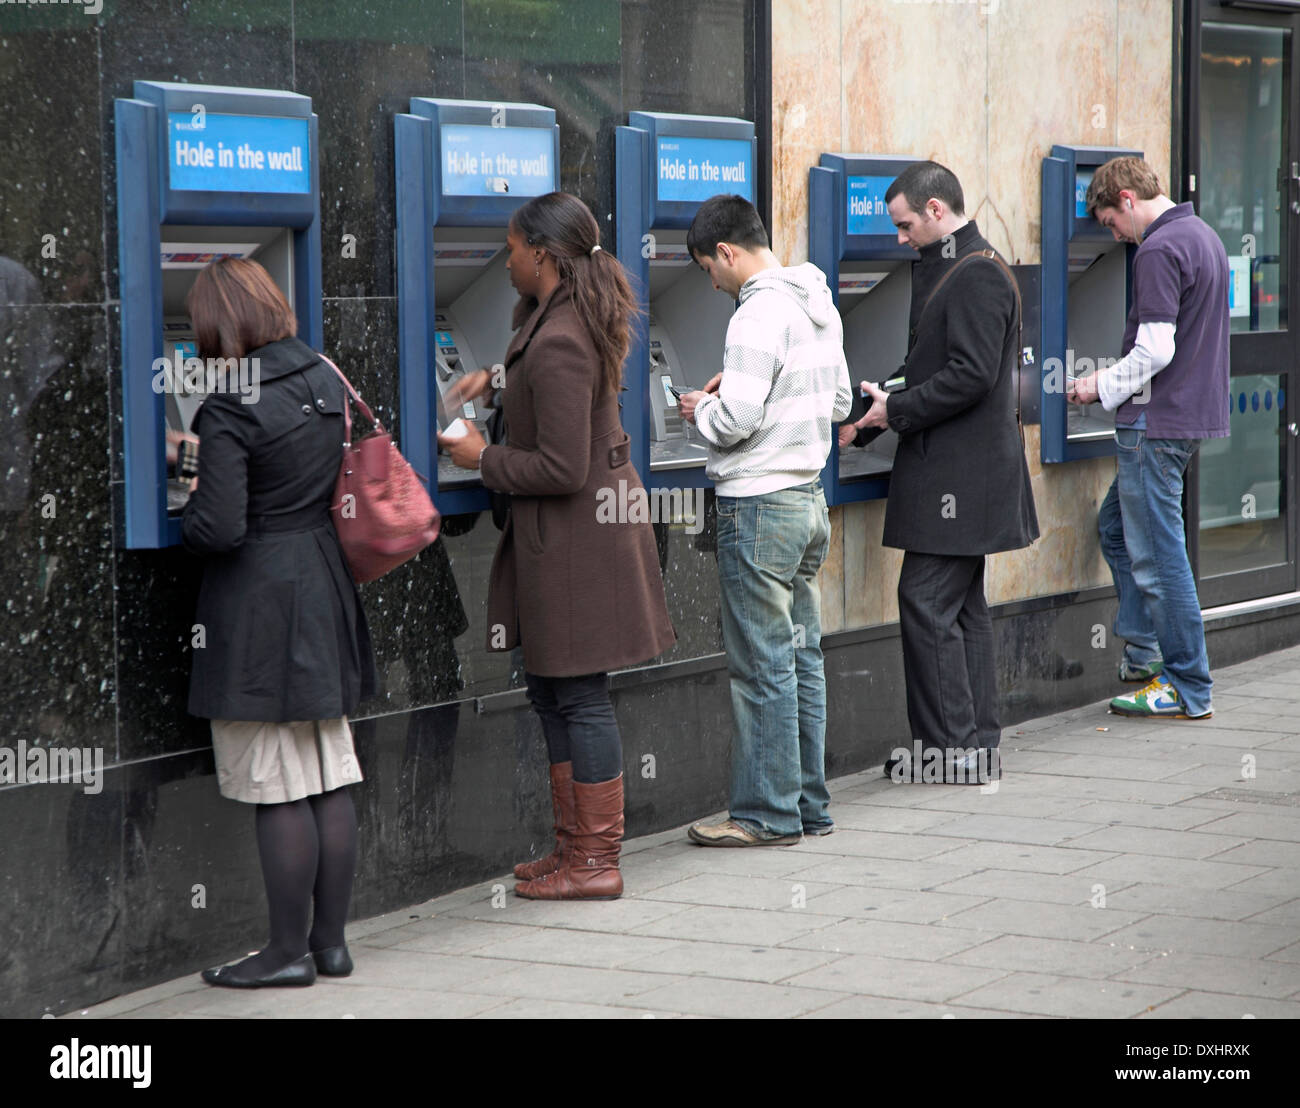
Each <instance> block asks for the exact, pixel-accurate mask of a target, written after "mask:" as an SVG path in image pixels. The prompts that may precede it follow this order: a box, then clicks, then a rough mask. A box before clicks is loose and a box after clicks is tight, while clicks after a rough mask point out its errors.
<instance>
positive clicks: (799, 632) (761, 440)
mask: <svg viewBox="0 0 1300 1108" xmlns="http://www.w3.org/2000/svg"><path fill="white" fill-rule="evenodd" d="M686 245H687V248H688V249H689V250H690V252H691V255H692V257H694V258H695V261H696V262H697V263H698V264H699V266H700V268H701V269H703V270H704V272H705V273H707V274H708V275H709V278H710V280H712V282H713V287H714V288H715V289H718V290H720V291H722V292H725V293H726V294H727V295H728V296H730V297H733V298H735V299H737V300H739V301H740V305H739V307H738V308H737V309H736V314H735V315H734V316H732V318H731V323H730V324H729V325H728V327H727V346H726V351H725V353H724V355H723V361H722V372H721V373H719V374H718V375H717V376H715V377H714V378H713V379H712V380H711V381H710V382H709V383H708V384H707V385H706V386H705V387H704V389H703V390H702V391H696V392H690V393H687V394H686V395H685V396H683V397H682V399H681V412H682V418H683V419H686V420H689V421H690V422H692V423H694V424H695V426H696V427H698V428H699V431H700V434H701V435H702V436H703V437H704V438H705V439H706V440H707V441H708V443H709V461H708V466H707V469H706V472H707V473H708V475H709V477H710V478H711V479H712V480H713V482H714V487H715V491H716V493H717V509H718V576H719V579H720V582H721V601H722V640H723V645H724V647H725V648H726V652H727V667H728V670H729V671H730V674H731V711H732V717H733V724H734V732H733V736H732V743H731V815H730V818H728V819H726V820H723V821H722V822H721V823H719V824H703V823H697V824H695V825H694V826H693V827H692V828H691V829H690V837H691V838H692V839H693V840H694V841H695V842H697V843H701V844H702V845H704V846H788V845H790V844H791V843H796V842H798V841H799V839H800V837H801V836H802V835H804V834H810V835H825V834H828V833H829V832H830V831H831V830H832V829H833V826H834V825H833V823H832V821H831V818H830V815H829V814H828V811H827V809H828V807H829V804H830V794H829V793H828V792H827V791H826V764H825V763H826V677H825V673H824V670H823V665H822V651H821V596H820V593H819V592H818V588H817V571H818V569H819V568H820V567H821V564H822V562H823V561H824V560H825V558H826V551H827V548H828V546H829V543H830V533H831V529H830V520H829V517H828V516H827V512H826V497H825V496H824V494H823V492H822V486H821V480H820V478H821V470H822V467H823V466H824V465H825V464H826V456H827V454H828V453H829V452H830V448H831V441H832V438H833V435H834V428H835V425H836V424H838V423H839V421H841V420H842V419H844V418H845V417H846V416H847V415H848V413H849V409H850V407H851V405H852V394H851V391H850V389H851V386H850V384H849V370H848V365H847V364H846V362H845V360H844V331H843V327H842V325H841V323H840V315H839V311H838V310H837V309H836V307H835V303H834V301H833V299H832V298H831V292H830V289H829V288H828V287H827V285H826V279H825V277H824V276H823V275H822V272H821V270H819V269H818V268H817V267H816V266H814V265H800V266H793V267H789V268H787V267H784V266H782V265H781V263H780V262H779V261H778V260H777V258H776V256H775V255H774V254H773V253H772V251H771V250H770V249H769V248H768V238H767V232H766V231H765V230H764V228H763V222H762V220H761V219H760V218H759V215H758V212H757V211H755V210H754V207H753V205H752V204H750V203H749V201H747V200H745V199H744V198H743V197H740V196H715V197H713V198H712V199H710V200H707V201H705V203H704V204H702V205H701V206H700V210H699V212H698V213H697V214H696V216H695V220H694V222H693V223H692V224H691V228H690V231H689V232H688V233H687V236H686Z"/></svg>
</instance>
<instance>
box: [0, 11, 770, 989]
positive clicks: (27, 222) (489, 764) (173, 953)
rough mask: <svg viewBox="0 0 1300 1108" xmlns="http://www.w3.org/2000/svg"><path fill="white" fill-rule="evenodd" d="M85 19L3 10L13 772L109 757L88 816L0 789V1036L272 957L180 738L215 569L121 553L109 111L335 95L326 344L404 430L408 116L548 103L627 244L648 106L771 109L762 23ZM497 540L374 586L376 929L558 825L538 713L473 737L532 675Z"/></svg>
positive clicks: (519, 714)
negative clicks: (237, 95)
mask: <svg viewBox="0 0 1300 1108" xmlns="http://www.w3.org/2000/svg"><path fill="white" fill-rule="evenodd" d="M83 7H84V6H77V5H53V6H32V7H28V6H26V5H21V6H20V5H0V100H2V102H3V103H4V105H5V113H4V122H3V124H0V165H3V167H4V172H3V185H2V187H0V557H2V558H3V564H4V566H5V569H6V570H7V572H6V573H5V591H4V597H3V602H0V661H2V664H3V676H4V680H3V682H0V747H5V748H7V749H10V750H13V751H17V749H18V744H19V743H20V742H22V743H25V744H26V745H27V746H28V747H34V746H36V745H40V746H42V747H45V748H64V749H71V748H86V749H90V750H97V751H100V752H102V755H103V759H104V762H105V765H106V769H107V772H106V784H105V785H104V788H103V790H102V792H99V793H96V794H88V793H85V792H84V791H82V790H81V789H80V788H78V787H74V786H72V785H50V784H26V785H16V786H12V787H4V786H0V826H3V828H4V834H3V841H4V843H5V844H6V845H5V846H4V847H3V848H2V850H0V918H3V919H4V920H5V922H6V923H7V924H8V940H9V941H8V942H7V944H6V951H5V953H4V954H3V955H0V1013H3V1014H17V1013H19V1012H21V1013H23V1014H32V1013H33V1012H39V1011H40V1010H42V1009H43V1008H47V1007H53V1008H56V1009H57V1010H62V1009H63V1008H65V1007H67V1006H68V1005H70V1004H72V1003H75V1002H76V1001H77V1000H89V999H91V998H92V997H93V996H103V995H109V993H110V992H111V991H113V990H114V989H116V988H118V987H119V985H120V983H121V982H124V981H133V980H141V979H143V977H148V976H151V975H152V976H155V977H156V976H157V975H158V974H159V973H160V972H163V970H164V967H168V966H172V967H175V966H182V965H183V966H192V965H194V964H198V963H199V962H201V961H203V960H205V959H206V960H212V959H215V958H219V957H221V956H223V955H225V954H227V953H230V952H232V951H231V946H230V944H231V943H234V944H235V946H234V949H238V948H239V945H240V944H243V945H247V944H248V943H249V942H255V941H257V939H255V938H253V937H252V935H251V934H250V935H247V936H245V935H239V936H238V937H237V938H236V937H235V932H234V931H231V930H230V927H231V924H232V921H235V920H243V919H245V918H246V919H248V920H252V919H254V918H256V917H260V915H261V913H262V911H263V907H262V894H261V889H260V877H259V875H258V870H257V866H256V860H255V854H254V851H253V842H252V837H251V819H250V816H251V813H250V812H249V811H248V809H247V808H246V807H245V806H242V805H237V804H233V803H231V802H228V801H224V800H222V799H220V798H219V797H218V795H217V792H216V786H215V782H214V780H213V779H212V773H213V770H212V760H211V752H210V748H209V743H208V731H207V724H206V722H205V721H201V720H196V719H193V718H191V717H190V716H188V715H187V714H186V713H185V711H184V706H185V701H186V694H187V681H188V674H189V653H188V651H189V645H190V628H191V624H192V619H193V611H194V603H195V598H196V595H197V588H198V582H199V575H200V565H199V563H198V561H197V560H196V559H194V558H191V557H190V556H188V555H186V554H185V553H184V552H182V551H180V550H176V549H172V550H162V551H127V550H123V549H120V516H121V433H122V431H121V416H120V411H121V402H120V386H119V372H120V369H119V362H120V359H119V353H118V351H119V346H120V339H119V313H118V296H119V290H118V274H117V248H118V244H117V216H116V212H115V195H116V192H115V190H116V180H115V172H114V153H113V152H114V135H113V102H114V99H115V98H118V97H129V96H130V95H131V93H132V82H133V81H135V80H137V79H147V80H158V81H181V82H188V83H203V84H216V85H234V86H248V87H261V88H281V89H288V90H293V91H296V92H299V93H304V94H306V95H309V96H310V97H311V98H312V103H313V106H314V110H315V111H316V113H317V115H318V116H319V119H320V166H321V216H322V238H323V242H324V253H323V279H324V294H325V301H324V313H323V314H324V327H325V342H326V349H327V350H328V351H329V352H330V353H331V354H332V355H333V356H334V358H335V359H336V360H337V361H338V362H339V363H340V364H341V365H342V366H344V367H345V368H346V370H347V371H348V372H349V374H350V376H351V377H352V379H353V380H354V382H355V383H356V384H357V386H358V388H359V389H360V390H361V391H362V393H363V395H365V396H366V397H367V399H368V400H369V401H370V402H371V404H372V406H373V407H375V408H376V409H377V410H378V412H379V414H380V416H381V418H383V419H384V420H385V421H386V422H390V423H392V424H393V425H395V426H396V428H397V429H398V430H399V431H400V423H401V420H400V416H401V413H400V411H398V410H397V409H396V399H397V362H398V357H397V333H396V329H397V312H396V302H395V299H394V296H395V278H394V252H393V227H394V200H393V116H394V114H396V113H399V112H403V111H406V110H407V108H408V103H409V100H410V98H411V97H412V96H442V97H453V98H465V99H486V100H492V101H500V100H512V101H536V102H540V103H544V104H548V105H550V106H552V107H554V108H555V109H556V112H557V115H558V118H559V123H560V130H561V165H560V183H561V187H562V188H563V189H565V190H567V191H570V192H574V193H576V194H577V195H579V196H581V197H582V198H583V199H584V200H585V201H586V202H587V204H588V205H590V206H591V208H592V209H593V211H594V212H595V213H596V215H597V218H598V219H599V220H600V222H601V224H602V226H603V227H606V228H611V232H610V233H607V236H606V243H605V245H606V246H607V247H608V248H612V241H611V240H612V225H611V224H610V214H611V212H612V207H613V166H612V151H613V129H614V128H615V127H616V126H618V125H619V124H621V123H624V122H626V118H627V112H628V111H629V110H631V109H645V110H654V111H668V112H692V113H704V114H718V115H735V116H742V117H747V118H753V117H754V114H755V105H756V103H757V96H756V92H755V88H756V84H755V74H756V58H757V55H756V52H755V48H754V42H755V41H756V34H757V31H756V27H757V26H758V20H757V19H756V12H757V11H758V6H757V5H756V3H755V2H754V0H718V2H713V3H709V4H707V5H699V4H695V3H691V2H687V0H654V2H650V0H643V2H620V0H563V2H561V0H189V2H188V3H184V4H181V3H175V2H172V0H104V3H103V10H102V12H100V13H99V14H98V15H95V16H90V15H87V14H86V13H85V12H84V11H83ZM345 235H351V236H355V242H356V248H355V256H354V257H353V256H346V255H348V254H351V253H352V252H351V251H348V252H345V251H344V249H343V238H344V236H345ZM496 538H497V532H496V530H495V529H494V528H493V527H492V525H491V522H490V520H486V519H479V520H476V519H474V518H473V517H470V518H463V517H462V518H458V519H455V520H448V521H447V525H446V527H445V531H444V536H443V538H441V539H440V540H439V541H438V543H436V544H435V545H434V546H433V547H431V548H430V549H429V550H427V551H426V552H425V553H424V554H422V555H421V556H420V557H419V558H418V559H416V560H415V561H414V562H412V563H410V564H408V565H407V566H405V567H402V568H401V569H399V570H397V571H395V572H393V573H392V574H390V575H388V576H387V577H385V578H384V579H383V580H381V581H379V582H376V583H374V584H371V585H367V586H365V587H364V588H363V590H362V591H363V599H364V602H365V605H366V609H367V613H368V616H369V618H370V623H371V629H372V633H373V635H374V639H375V642H376V645H377V652H378V654H379V664H380V671H381V674H382V680H383V688H382V690H381V692H380V694H379V696H378V697H376V698H375V699H374V700H373V701H370V702H368V703H367V704H366V705H364V706H363V708H362V712H361V717H362V718H361V720H360V722H359V723H358V747H359V749H360V750H361V751H362V761H363V764H364V765H365V769H366V772H367V776H368V777H370V778H371V782H372V783H371V784H370V785H369V786H366V787H363V788H361V789H359V790H358V804H359V806H360V808H361V811H362V843H363V851H364V853H365V856H364V857H363V864H362V876H361V878H360V879H359V884H358V890H357V910H358V911H360V912H366V911H378V910H380V909H382V908H386V907H390V906H392V905H393V904H396V903H404V902H406V901H408V900H413V899H417V898H419V897H423V896H426V895H429V894H430V893H431V892H433V891H435V889H438V888H447V887H451V886H452V885H454V884H455V883H457V882H460V881H462V880H471V879H474V878H476V877H478V876H480V871H481V866H482V864H483V859H484V857H485V855H484V851H485V850H486V851H487V854H488V855H491V854H493V853H495V854H496V855H497V856H498V859H504V858H505V857H507V856H508V855H510V854H511V853H514V852H518V851H520V850H524V851H526V850H527V849H528V848H529V846H530V844H531V842H533V841H540V836H541V833H542V830H543V824H544V823H545V821H546V820H547V819H548V818H549V815H548V813H549V803H548V802H547V801H546V799H545V798H544V797H543V796H542V795H541V794H540V792H539V789H541V788H543V787H544V785H543V783H544V780H545V769H544V760H545V759H544V754H543V750H544V746H543V744H542V741H541V735H540V731H539V729H538V727H537V725H536V722H535V720H534V718H533V717H532V716H531V714H530V713H528V712H526V711H524V710H522V709H521V708H520V703H519V702H518V698H517V697H516V698H514V699H511V698H510V697H509V696H507V698H506V699H507V701H509V703H511V704H513V707H510V708H508V709H507V708H502V707H499V706H498V707H497V708H495V709H492V710H485V711H483V712H479V711H478V710H477V708H481V707H483V705H484V704H485V703H491V702H493V701H492V700H491V696H490V694H500V693H502V692H504V691H505V690H508V689H510V688H512V687H514V686H516V685H518V684H519V682H520V679H521V675H520V673H519V672H518V669H517V659H515V658H512V657H510V656H493V655H489V654H488V653H487V651H486V649H485V648H484V642H483V639H484V634H483V626H484V617H483V601H484V598H485V592H486V580H487V567H488V564H489V562H490V559H491V555H492V551H493V548H494V547H495V544H496ZM659 539H660V548H661V558H662V561H663V564H664V566H665V570H666V574H667V579H668V582H669V591H670V605H671V607H672V610H673V616H674V620H675V623H676V626H677V628H678V631H679V635H680V640H681V641H680V642H679V644H678V646H677V647H675V648H674V652H673V654H672V655H671V656H670V658H669V660H672V659H678V658H692V657H696V656H700V655H715V654H716V652H717V650H718V649H719V642H720V640H719V627H718V610H717V602H716V596H715V589H714V587H713V585H712V583H711V579H712V578H713V575H714V573H715V571H714V568H713V555H712V550H711V547H710V545H709V542H708V534H707V533H706V534H705V535H702V536H695V535H689V534H686V533H684V532H683V531H682V530H681V528H677V529H673V528H669V527H664V528H662V529H661V532H660V534H659ZM709 680H710V681H711V682H712V684H713V685H716V683H717V682H716V678H710V679H709ZM715 692H716V689H715ZM485 695H487V696H489V701H487V702H485V701H482V700H476V699H473V698H478V697H482V696H485ZM659 695H660V696H662V695H663V694H662V693H660V694H659ZM456 698H467V699H463V700H462V702H461V703H460V704H454V705H452V704H448V702H449V701H452V700H455V699H456ZM497 699H498V700H499V699H500V698H499V697H498V698H497ZM719 703H722V704H723V710H724V711H725V702H719ZM439 705H440V706H439ZM431 706H433V707H431ZM413 709H428V710H423V711H421V710H413ZM715 715H716V711H715ZM724 724H725V721H723V720H720V719H714V718H710V717H702V718H701V721H700V726H702V727H705V728H706V729H707V731H708V733H709V734H711V735H713V736H715V738H716V741H717V744H720V745H715V746H713V747H711V748H708V749H707V750H705V751H702V753H701V754H700V758H702V759H705V760H708V759H712V760H713V761H714V762H716V761H718V760H719V759H720V758H724V757H725V749H726V747H725V743H726V740H725V735H726V728H725V725H724ZM458 736H459V739H458ZM458 746H459V754H460V756H459V757H456V753H457V747H458ZM629 756H630V755H629ZM390 762H391V763H392V769H391V777H390V773H389V769H388V767H389V763H390ZM707 777H708V781H709V783H710V786H712V785H713V783H714V782H716V781H720V780H722V774H721V770H720V767H719V766H717V765H710V766H709V767H708V774H707ZM668 780H669V782H671V781H672V780H674V778H673V776H672V775H671V774H669V777H668ZM453 784H454V785H455V788H456V790H458V795H459V797H460V798H461V799H459V800H458V801H457V803H456V804H454V805H451V806H450V808H449V807H448V804H447V802H446V796H445V793H446V790H447V789H448V788H451V787H452V785H453ZM670 791H676V790H675V788H673V789H670ZM399 797H405V798H406V800H405V802H399ZM503 810H509V811H511V812H513V813H514V816H512V819H511V820H509V821H502V820H501V812H502V811H503ZM480 835H486V836H487V839H486V840H484V839H481V838H479V836H480ZM462 840H470V845H469V846H468V847H466V848H464V849H461V848H460V847H459V846H458V845H457V844H458V843H459V842H461V841H462ZM488 843H497V846H495V847H493V846H490V845H486V844H488ZM457 858H459V859H460V861H459V862H457V861H456V859H457ZM469 860H472V861H469ZM494 864H495V863H494ZM476 866H477V867H479V868H475V867H476ZM196 885H202V886H204V893H203V897H204V898H206V907H203V908H198V907H193V906H192V904H191V901H192V899H193V898H194V897H197V896H199V894H197V893H192V892H191V889H192V888H193V887H194V886H196ZM259 926H260V925H259ZM253 929H254V930H256V928H253ZM223 935H224V936H226V937H225V939H223V938H222V937H221V936H223ZM187 959H188V961H187Z"/></svg>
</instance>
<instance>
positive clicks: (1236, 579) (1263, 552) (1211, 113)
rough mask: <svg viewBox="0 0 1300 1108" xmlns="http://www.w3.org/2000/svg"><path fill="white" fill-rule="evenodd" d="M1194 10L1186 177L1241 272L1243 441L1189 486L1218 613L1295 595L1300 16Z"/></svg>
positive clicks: (1234, 345)
mask: <svg viewBox="0 0 1300 1108" xmlns="http://www.w3.org/2000/svg"><path fill="white" fill-rule="evenodd" d="M1191 7H1192V8H1193V12H1192V14H1193V16H1194V19H1193V20H1192V21H1189V35H1188V46H1189V49H1190V50H1191V51H1192V54H1191V57H1190V59H1189V60H1190V62H1191V64H1190V65H1189V67H1188V77H1189V80H1188V101H1189V102H1188V105H1187V112H1188V123H1189V127H1188V142H1187V145H1186V151H1185V154H1186V159H1187V169H1188V172H1187V176H1186V177H1185V178H1184V180H1185V183H1186V184H1187V186H1188V189H1187V196H1188V198H1189V199H1191V200H1192V201H1193V203H1194V204H1195V206H1196V210H1197V214H1198V215H1200V217H1201V218H1202V219H1204V220H1205V221H1206V222H1207V223H1208V224H1209V225H1210V226H1211V227H1213V228H1214V229H1215V230H1216V231H1217V232H1218V233H1219V236H1220V238H1221V239H1222V240H1223V245H1224V248H1225V249H1226V251H1227V253H1228V266H1229V271H1230V275H1231V291H1230V294H1229V317H1230V322H1231V331H1232V335H1231V339H1230V347H1231V363H1232V370H1231V372H1232V382H1231V399H1230V413H1231V414H1230V426H1231V429H1232V434H1231V436H1230V437H1229V438H1226V439H1208V440H1206V441H1205V442H1204V443H1203V444H1202V446H1201V449H1200V452H1199V454H1198V456H1197V458H1196V463H1195V467H1194V471H1193V473H1192V474H1191V475H1190V479H1189V481H1188V509H1189V511H1188V516H1187V522H1188V540H1189V546H1190V548H1191V551H1192V555H1193V559H1194V564H1195V565H1196V570H1197V577H1198V587H1199V592H1200V598H1201V607H1202V608H1211V607H1216V606H1218V605H1222V604H1230V603H1234V602H1236V601H1242V600H1250V599H1255V598H1257V597H1264V596H1272V595H1275V594H1277V593H1284V592H1290V591H1292V590H1294V589H1295V588H1296V432H1297V427H1296V419H1297V415H1296V413H1297V410H1298V408H1297V403H1296V398H1295V396H1294V393H1295V390H1296V386H1297V381H1296V377H1297V375H1298V374H1300V366H1298V365H1297V354H1298V351H1297V339H1296V336H1297V327H1298V326H1300V309H1297V308H1295V307H1293V301H1294V298H1295V295H1296V291H1297V271H1298V269H1300V248H1298V247H1297V228H1298V227H1300V167H1297V165H1296V159H1297V158H1300V142H1298V141H1297V133H1296V131H1297V123H1298V122H1300V121H1298V119H1297V116H1298V115H1300V113H1298V112H1297V110H1296V104H1295V97H1296V85H1295V75H1296V50H1297V42H1298V41H1300V33H1297V32H1298V30H1300V15H1296V14H1293V13H1294V12H1295V11H1296V10H1297V9H1296V5H1294V4H1289V5H1288V4H1278V5H1276V7H1271V6H1270V5H1268V4H1267V3H1265V2H1261V0H1253V2H1252V3H1251V5H1250V6H1249V8H1247V7H1244V6H1242V5H1238V4H1233V3H1225V2H1223V0H1194V3H1193V4H1192V5H1191ZM1196 17H1199V18H1196ZM1175 341H1176V340H1175Z"/></svg>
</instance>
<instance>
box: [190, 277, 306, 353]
mask: <svg viewBox="0 0 1300 1108" xmlns="http://www.w3.org/2000/svg"><path fill="white" fill-rule="evenodd" d="M185 310H186V311H187V312H189V315H190V322H191V323H192V324H193V325H194V337H195V339H196V340H197V342H198V347H199V357H200V358H242V357H244V355H246V354H247V353H248V352H249V351H250V350H256V349H257V348H258V347H259V346H265V345H266V344H267V343H268V342H276V341H278V340H279V339H287V338H290V337H291V336H293V335H296V334H297V333H298V319H297V317H296V316H295V315H294V314H293V309H292V308H291V307H289V302H288V301H287V300H286V299H285V298H284V293H282V292H281V291H280V289H279V287H278V286H277V285H276V283H275V282H274V281H272V280H271V275H270V274H269V273H267V272H266V270H265V269H263V268H262V266H261V265H259V264H258V263H257V262H254V261H248V260H246V259H244V258H219V259H217V261H215V262H212V263H211V264H210V265H207V266H205V267H204V268H203V269H201V270H200V271H199V275H198V276H197V277H196V278H195V279H194V286H193V287H192V288H191V289H190V291H189V295H188V296H186V297H185Z"/></svg>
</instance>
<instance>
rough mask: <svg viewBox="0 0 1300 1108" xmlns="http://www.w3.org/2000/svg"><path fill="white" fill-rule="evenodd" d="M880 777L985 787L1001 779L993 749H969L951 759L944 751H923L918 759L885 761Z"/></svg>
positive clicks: (998, 759) (901, 781)
mask: <svg viewBox="0 0 1300 1108" xmlns="http://www.w3.org/2000/svg"><path fill="white" fill-rule="evenodd" d="M884 776H885V777H887V778H888V779H890V780H891V781H895V782H898V783H899V784H914V785H987V784H988V783H989V782H991V781H999V780H1001V778H1002V758H1001V752H1000V750H999V749H998V748H997V747H981V748H977V749H970V750H967V751H965V752H964V753H962V754H960V755H958V756H956V757H952V756H950V755H949V754H948V752H947V751H943V750H937V749H936V750H934V752H933V753H931V749H927V750H926V752H925V754H924V755H923V756H922V758H921V760H920V761H919V762H918V761H917V760H916V759H915V758H910V757H909V758H888V759H886V760H885V769H884Z"/></svg>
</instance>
